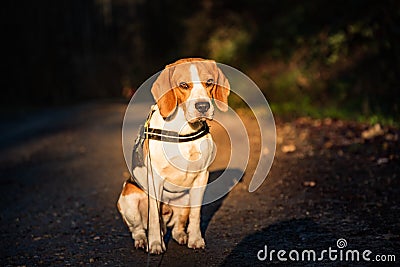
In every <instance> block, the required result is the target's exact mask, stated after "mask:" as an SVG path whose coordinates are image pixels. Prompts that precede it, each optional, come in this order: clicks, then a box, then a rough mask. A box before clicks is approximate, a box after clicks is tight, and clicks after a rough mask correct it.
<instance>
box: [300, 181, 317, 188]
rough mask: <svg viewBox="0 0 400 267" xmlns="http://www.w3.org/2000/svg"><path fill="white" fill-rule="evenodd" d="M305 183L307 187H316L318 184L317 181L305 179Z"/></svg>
mask: <svg viewBox="0 0 400 267" xmlns="http://www.w3.org/2000/svg"><path fill="white" fill-rule="evenodd" d="M303 185H304V186H306V187H314V186H316V185H317V183H316V182H315V181H304V182H303Z"/></svg>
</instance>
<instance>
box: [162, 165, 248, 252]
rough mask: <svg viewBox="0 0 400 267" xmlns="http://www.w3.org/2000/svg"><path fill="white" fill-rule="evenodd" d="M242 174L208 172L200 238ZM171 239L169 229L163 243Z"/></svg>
mask: <svg viewBox="0 0 400 267" xmlns="http://www.w3.org/2000/svg"><path fill="white" fill-rule="evenodd" d="M243 174H244V173H243V171H241V170H239V169H221V170H215V171H211V172H210V176H209V178H208V184H207V188H206V191H205V193H204V201H205V203H204V202H203V203H204V204H203V206H202V207H201V224H200V230H201V234H202V236H205V232H206V230H207V227H208V225H209V223H210V221H211V219H212V218H213V216H214V214H215V213H216V212H217V211H218V209H219V208H220V207H221V205H222V203H223V201H224V199H225V198H226V196H227V195H228V194H229V191H230V190H231V189H232V188H233V187H234V186H235V185H236V184H237V183H238V182H241V178H242V176H243ZM214 199H215V200H214ZM171 238H172V235H171V230H170V229H169V230H168V231H167V234H166V235H165V236H164V241H165V243H166V244H168V242H169V241H170V239H171Z"/></svg>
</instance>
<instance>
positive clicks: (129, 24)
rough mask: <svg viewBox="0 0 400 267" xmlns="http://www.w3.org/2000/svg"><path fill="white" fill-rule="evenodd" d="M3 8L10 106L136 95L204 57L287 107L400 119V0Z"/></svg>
mask: <svg viewBox="0 0 400 267" xmlns="http://www.w3.org/2000/svg"><path fill="white" fill-rule="evenodd" d="M1 12H2V15H1V19H2V20H3V22H2V25H3V29H4V31H3V42H4V44H5V48H4V50H3V57H2V58H3V64H2V65H3V68H4V72H3V73H5V80H3V83H5V84H4V86H3V88H2V92H3V93H2V97H1V101H2V110H8V109H18V108H22V107H23V108H27V107H29V108H30V107H43V106H46V107H48V106H60V105H66V104H71V103H78V102H82V101H88V100H93V99H105V98H107V99H108V98H122V97H130V96H131V95H132V92H134V90H135V89H136V88H138V87H139V86H140V85H141V84H142V83H143V82H144V81H145V80H146V79H147V78H148V77H149V76H150V75H152V74H154V73H156V72H157V71H159V70H161V69H162V68H163V67H164V66H165V65H166V64H168V63H171V62H173V61H175V60H177V59H179V58H183V57H204V58H211V59H215V60H216V61H218V62H221V63H225V64H229V65H231V66H233V67H235V68H237V69H239V70H241V71H242V72H244V73H246V74H247V75H248V76H250V77H251V78H252V79H253V80H254V81H255V82H256V83H257V84H258V86H259V87H260V88H261V89H262V91H263V92H264V94H265V96H266V97H267V99H268V101H269V102H270V103H271V106H272V108H273V112H274V113H275V114H276V115H279V116H282V117H290V118H291V117H296V116H305V115H307V116H312V117H334V118H341V119H355V120H363V121H368V122H371V123H375V122H381V123H388V124H396V123H397V122H398V119H399V113H400V112H399V108H400V107H399V103H400V101H399V100H400V86H399V84H400V83H399V77H400V45H399V44H400V2H399V1H397V0H393V1H372V0H371V1H368V0H353V1H317V0H308V1H287V0H280V1H275V0H237V1H227V0H220V1H211V0H201V1H180V0H154V1H146V0H76V1H71V0H57V1H52V0H42V1H25V0H23V1H6V2H4V3H2V11H1ZM3 47H4V46H3Z"/></svg>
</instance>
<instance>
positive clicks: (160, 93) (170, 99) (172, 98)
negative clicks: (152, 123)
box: [151, 67, 177, 119]
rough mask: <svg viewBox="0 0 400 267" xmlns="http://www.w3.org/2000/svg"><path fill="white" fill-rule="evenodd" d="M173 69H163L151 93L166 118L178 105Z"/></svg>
mask: <svg viewBox="0 0 400 267" xmlns="http://www.w3.org/2000/svg"><path fill="white" fill-rule="evenodd" d="M172 71H173V69H172V68H170V67H167V68H165V69H164V70H163V71H161V73H160V75H159V76H158V77H157V80H156V81H155V82H154V83H153V86H152V87H151V93H152V94H153V97H154V100H156V102H157V106H158V109H159V110H160V114H161V116H162V117H163V118H164V119H166V118H167V117H169V116H171V115H172V114H173V113H174V111H175V109H176V105H177V98H176V95H175V92H174V90H173V88H172V85H171V76H172Z"/></svg>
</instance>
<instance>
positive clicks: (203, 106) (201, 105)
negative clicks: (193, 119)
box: [194, 102, 210, 113]
mask: <svg viewBox="0 0 400 267" xmlns="http://www.w3.org/2000/svg"><path fill="white" fill-rule="evenodd" d="M194 107H195V108H196V109H197V110H198V111H199V112H200V113H206V112H207V110H209V108H210V103H208V102H197V103H196V104H194Z"/></svg>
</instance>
